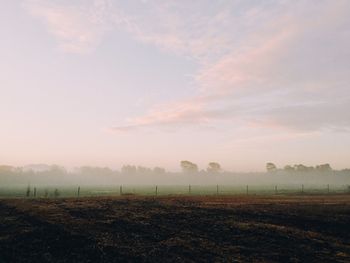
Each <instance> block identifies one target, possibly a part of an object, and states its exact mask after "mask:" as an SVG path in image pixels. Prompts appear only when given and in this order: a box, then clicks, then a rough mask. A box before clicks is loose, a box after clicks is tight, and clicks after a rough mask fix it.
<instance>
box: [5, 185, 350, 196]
mask: <svg viewBox="0 0 350 263" xmlns="http://www.w3.org/2000/svg"><path fill="white" fill-rule="evenodd" d="M348 193H349V194H350V185H330V184H327V185H307V184H298V185H284V184H279V185H278V184H275V185H253V184H251V185H249V184H247V185H219V184H217V185H147V186H145V185H142V186H140V185H116V186H27V187H25V188H24V187H14V188H0V198H11V197H12V198H59V197H99V196H101V197H102V196H133V195H140V196H166V195H193V196H196V195H293V194H295V195H301V194H304V195H312V194H315V195H317V194H320V195H323V194H333V195H334V194H348Z"/></svg>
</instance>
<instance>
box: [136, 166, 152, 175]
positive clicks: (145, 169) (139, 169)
mask: <svg viewBox="0 0 350 263" xmlns="http://www.w3.org/2000/svg"><path fill="white" fill-rule="evenodd" d="M137 173H140V174H151V173H152V169H151V168H148V167H144V166H137Z"/></svg>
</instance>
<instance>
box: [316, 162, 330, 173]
mask: <svg viewBox="0 0 350 263" xmlns="http://www.w3.org/2000/svg"><path fill="white" fill-rule="evenodd" d="M315 169H316V171H318V172H331V171H332V167H331V166H330V165H329V163H325V164H320V165H316V168H315Z"/></svg>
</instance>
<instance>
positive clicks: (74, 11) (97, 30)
mask: <svg viewBox="0 0 350 263" xmlns="http://www.w3.org/2000/svg"><path fill="white" fill-rule="evenodd" d="M62 3H63V2H59V1H42V0H27V1H25V2H24V4H23V7H24V8H25V9H26V10H28V11H29V13H30V14H32V15H33V16H35V17H37V18H39V19H40V20H42V21H43V22H44V23H45V25H46V26H47V29H48V31H49V32H50V33H51V34H52V35H53V36H54V37H55V38H56V39H57V41H58V43H59V48H60V49H62V50H64V51H66V52H71V53H88V52H91V51H93V50H94V49H95V48H96V46H97V45H98V44H99V42H100V41H101V38H102V36H103V35H104V34H105V32H106V31H108V29H109V28H110V22H109V21H108V20H109V15H108V12H109V6H108V1H104V0H98V1H96V0H95V1H86V2H85V3H84V4H81V2H80V4H79V5H78V4H77V2H72V1H71V2H69V3H67V2H65V4H62Z"/></svg>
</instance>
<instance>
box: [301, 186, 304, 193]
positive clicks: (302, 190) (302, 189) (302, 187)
mask: <svg viewBox="0 0 350 263" xmlns="http://www.w3.org/2000/svg"><path fill="white" fill-rule="evenodd" d="M301 193H302V194H303V193H304V185H303V184H302V185H301Z"/></svg>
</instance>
